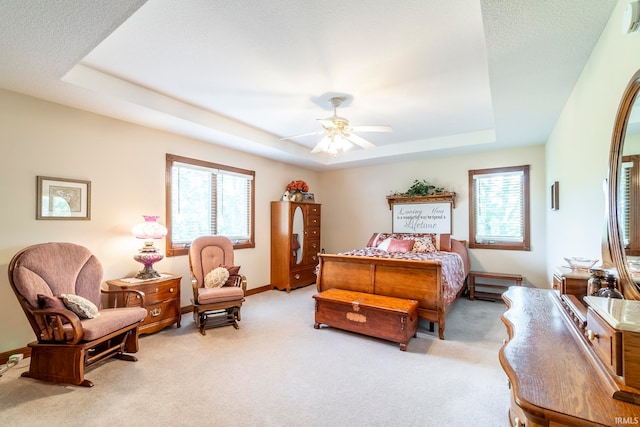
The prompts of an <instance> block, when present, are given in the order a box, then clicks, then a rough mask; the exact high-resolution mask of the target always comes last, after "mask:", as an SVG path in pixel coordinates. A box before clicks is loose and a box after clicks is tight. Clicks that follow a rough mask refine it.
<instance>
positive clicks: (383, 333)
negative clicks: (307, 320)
mask: <svg viewBox="0 0 640 427" xmlns="http://www.w3.org/2000/svg"><path fill="white" fill-rule="evenodd" d="M313 298H315V300H316V312H315V325H314V328H316V329H318V328H320V325H321V324H325V325H327V326H332V327H335V328H339V329H344V330H347V331H351V332H357V333H360V334H364V335H369V336H372V337H376V338H381V339H386V340H389V341H393V342H397V343H400V350H402V351H405V350H406V349H407V344H408V343H409V341H410V340H411V338H413V337H414V336H415V335H416V332H417V330H418V301H415V300H407V299H402V298H393V297H387V296H383V295H373V294H367V293H363V292H353V291H346V290H342V289H327V290H326V291H323V292H320V293H318V294H316V295H314V296H313Z"/></svg>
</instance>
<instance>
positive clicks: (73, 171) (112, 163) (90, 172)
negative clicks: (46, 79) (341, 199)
mask: <svg viewBox="0 0 640 427" xmlns="http://www.w3.org/2000/svg"><path fill="white" fill-rule="evenodd" d="M0 141H2V142H1V143H0V171H1V172H0V174H1V176H2V179H1V180H0V194H2V203H0V212H1V215H0V218H1V219H2V220H1V221H0V236H1V240H0V353H2V352H4V351H9V350H12V349H16V348H20V347H23V346H25V345H26V344H27V343H28V342H30V341H32V340H33V339H34V336H33V333H32V331H31V328H30V327H29V325H28V323H27V321H26V318H25V316H24V314H23V313H22V311H21V309H20V306H19V305H18V303H17V300H16V298H15V296H14V295H13V292H12V291H11V289H10V285H9V281H8V278H7V268H8V264H9V261H10V260H11V257H12V256H13V255H14V254H15V253H16V252H17V251H18V250H20V249H22V248H23V247H25V246H28V245H31V244H35V243H41V242H48V241H68V242H74V243H78V244H81V245H84V246H86V247H88V248H89V249H90V250H91V251H92V252H93V253H94V254H95V255H96V256H97V257H98V258H99V259H100V261H101V262H102V263H103V267H104V278H105V280H107V279H112V278H120V277H126V276H131V275H133V274H135V273H136V272H137V271H138V270H140V268H141V265H140V264H138V263H137V262H136V261H134V260H133V259H132V256H133V254H134V253H135V252H136V251H137V249H138V248H139V247H140V246H141V243H140V241H138V240H136V239H135V238H133V236H132V235H131V232H130V230H131V227H132V226H133V225H135V224H137V223H139V222H141V221H142V215H143V214H155V215H160V222H161V223H165V222H164V220H165V218H164V215H165V187H164V182H165V153H172V154H178V155H182V156H186V157H193V158H200V159H204V160H209V161H212V162H216V163H222V164H226V165H230V166H236V167H240V168H245V169H251V170H255V172H256V206H255V216H256V218H255V227H256V231H255V232H256V236H255V239H256V247H255V248H254V249H241V250H237V251H236V253H235V255H236V264H238V265H241V266H242V270H241V271H242V272H243V273H244V274H245V275H246V276H247V281H248V287H249V288H256V287H260V286H264V285H268V284H269V281H270V277H269V270H270V264H269V263H270V216H271V214H270V202H271V201H272V200H278V199H279V198H280V196H281V195H282V193H283V192H284V188H285V186H286V184H287V183H288V182H289V181H291V180H292V179H304V180H306V181H307V182H308V183H309V185H310V186H311V188H313V189H314V192H315V193H316V195H317V196H318V197H320V198H321V197H322V194H321V192H320V191H319V189H318V188H317V187H318V185H317V182H318V177H317V173H315V172H311V171H308V170H305V169H300V168H297V167H293V166H290V165H287V164H283V163H278V162H274V161H271V160H268V159H264V158H261V157H258V156H253V155H249V154H245V153H242V152H239V151H235V150H231V149H228V148H225V147H221V146H216V145H213V144H210V143H205V142H200V141H196V140H192V139H188V138H184V137H180V136H177V135H174V134H170V133H166V132H161V131H156V130H153V129H148V128H145V127H141V126H137V125H133V124H130V123H127V122H122V121H118V120H113V119H110V118H106V117H102V116H98V115H95V114H91V113H87V112H83V111H80V110H76V109H72V108H68V107H64V106H61V105H58V104H54V103H50V102H46V101H42V100H38V99H35V98H31V97H27V96H23V95H20V94H17V93H14V92H8V91H2V90H0ZM37 175H42V176H51V177H62V178H76V179H83V180H89V181H91V184H92V197H91V220H90V221H51V220H40V221H37V220H36V219H35V210H36V176H37ZM156 246H157V247H161V248H164V241H159V242H157V243H156ZM156 268H158V270H160V271H168V272H172V273H175V274H180V275H182V276H183V279H182V293H181V300H182V301H181V304H182V306H187V305H189V304H190V302H189V299H190V298H191V296H192V293H191V284H190V281H189V280H188V279H189V264H188V260H187V257H186V256H180V257H172V258H165V259H164V260H162V261H161V262H159V263H157V264H156Z"/></svg>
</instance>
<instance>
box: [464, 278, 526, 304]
mask: <svg viewBox="0 0 640 427" xmlns="http://www.w3.org/2000/svg"><path fill="white" fill-rule="evenodd" d="M478 277H481V278H484V279H494V280H501V281H511V282H515V285H516V286H522V275H521V274H509V273H490V272H486V271H471V272H469V299H470V300H471V301H473V300H474V299H476V298H480V299H489V300H492V301H499V300H501V299H502V293H503V292H504V291H506V290H507V289H509V287H508V286H504V285H498V284H493V283H476V279H477V278H478ZM476 286H480V287H482V288H489V289H495V290H497V291H498V292H484V291H476Z"/></svg>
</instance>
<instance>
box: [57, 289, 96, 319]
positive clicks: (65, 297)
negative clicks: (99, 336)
mask: <svg viewBox="0 0 640 427" xmlns="http://www.w3.org/2000/svg"><path fill="white" fill-rule="evenodd" d="M60 298H62V302H63V303H64V305H65V307H67V308H68V309H69V310H71V311H73V312H74V313H75V314H77V315H78V317H79V318H81V319H93V318H94V317H98V316H99V315H100V312H99V311H98V307H96V305H95V304H94V303H92V302H91V301H89V300H88V299H86V298H83V297H81V296H80V295H74V294H61V295H60Z"/></svg>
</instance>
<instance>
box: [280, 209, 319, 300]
mask: <svg viewBox="0 0 640 427" xmlns="http://www.w3.org/2000/svg"><path fill="white" fill-rule="evenodd" d="M319 252H320V205H319V204H317V203H297V202H282V201H280V202H271V285H272V286H273V287H274V288H276V289H279V290H281V291H283V290H286V291H287V292H290V291H291V289H296V288H299V287H301V286H307V285H310V284H312V283H315V281H316V275H315V268H316V266H317V265H318V253H319Z"/></svg>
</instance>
